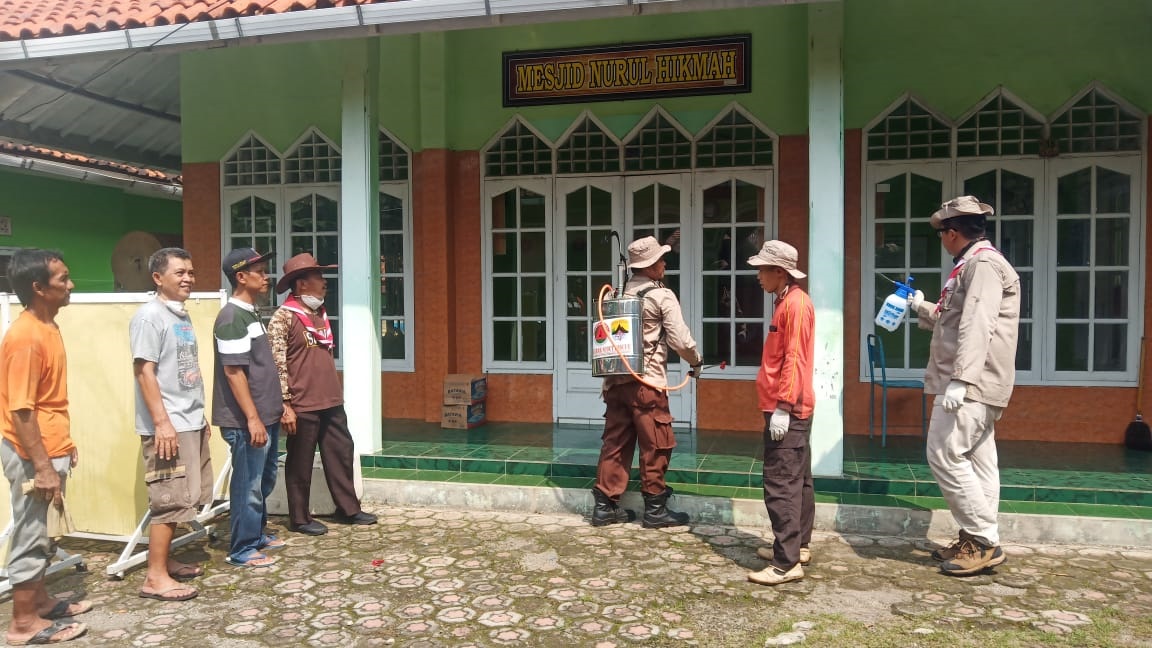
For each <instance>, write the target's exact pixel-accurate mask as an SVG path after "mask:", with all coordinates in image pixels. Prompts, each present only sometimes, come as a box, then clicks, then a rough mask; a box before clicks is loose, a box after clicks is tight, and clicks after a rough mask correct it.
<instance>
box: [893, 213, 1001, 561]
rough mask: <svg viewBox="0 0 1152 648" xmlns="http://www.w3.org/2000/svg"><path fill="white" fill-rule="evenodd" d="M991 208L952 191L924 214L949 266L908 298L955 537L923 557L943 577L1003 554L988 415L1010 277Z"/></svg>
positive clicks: (997, 399) (993, 406) (934, 452)
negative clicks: (928, 289) (936, 564)
mask: <svg viewBox="0 0 1152 648" xmlns="http://www.w3.org/2000/svg"><path fill="white" fill-rule="evenodd" d="M992 213H993V210H992V207H990V206H989V205H986V204H984V203H982V202H980V201H978V200H977V199H976V198H974V197H973V196H961V197H959V198H953V199H952V200H949V201H948V202H946V203H944V204H943V205H942V206H941V209H940V210H939V211H937V212H936V213H934V214H932V219H931V224H932V227H933V228H934V229H935V230H936V232H937V233H938V234H939V236H940V243H941V245H943V246H944V249H945V250H947V252H948V253H949V254H951V255H952V256H953V257H954V261H955V265H954V266H953V268H952V271H951V272H950V273H949V275H948V279H947V281H946V282H945V284H944V290H943V291H942V292H941V294H940V300H939V301H938V302H936V303H931V302H927V301H925V300H924V293H922V292H920V291H919V290H917V291H916V292H915V294H914V295H913V296H912V299H911V300H910V302H911V306H912V308H913V309H914V310H915V311H916V315H917V316H918V317H919V318H920V324H919V325H920V327H921V328H925V329H931V330H932V346H931V353H930V356H929V358H928V368H927V371H926V372H925V375H924V391H925V392H927V393H929V394H934V395H935V396H936V397H935V399H934V400H933V404H932V422H931V423H930V424H929V427H928V464H929V465H930V466H931V467H932V474H933V475H935V477H936V482H937V483H938V484H939V485H940V491H941V493H942V494H943V495H944V499H945V500H947V502H948V508H949V509H950V510H951V511H952V517H954V518H955V519H956V522H957V524H959V526H960V536H959V538H958V539H957V540H956V542H954V543H953V544H952V545H951V546H949V547H946V548H942V549H938V550H936V551H934V552H933V553H932V557H933V558H935V559H936V560H939V561H941V564H940V570H941V571H942V572H944V573H945V574H949V575H952V576H967V575H970V574H977V573H979V572H981V571H983V570H985V569H988V568H990V567H995V566H996V565H999V564H1001V563H1003V562H1004V560H1005V559H1006V556H1005V555H1004V551H1003V550H1002V549H1001V548H1000V533H999V528H998V526H997V518H996V516H997V509H998V507H999V504H1000V471H999V467H998V466H997V459H996V439H995V423H996V421H997V420H999V418H1000V415H1001V414H1002V413H1003V411H1004V408H1005V407H1006V406H1007V405H1008V399H1009V398H1010V397H1011V396H1012V387H1013V385H1014V383H1015V380H1016V336H1017V331H1018V329H1019V324H1020V277H1019V275H1017V274H1016V270H1015V269H1013V268H1012V264H1010V263H1009V262H1008V259H1006V258H1004V255H1003V254H1001V252H1000V251H999V250H997V249H996V248H995V247H993V246H992V243H990V242H989V241H988V239H987V238H985V222H986V219H987V217H988V216H991V215H992Z"/></svg>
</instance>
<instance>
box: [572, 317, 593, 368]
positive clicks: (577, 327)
mask: <svg viewBox="0 0 1152 648" xmlns="http://www.w3.org/2000/svg"><path fill="white" fill-rule="evenodd" d="M588 345H589V342H588V322H586V321H578V322H572V321H569V322H568V361H569V362H588Z"/></svg>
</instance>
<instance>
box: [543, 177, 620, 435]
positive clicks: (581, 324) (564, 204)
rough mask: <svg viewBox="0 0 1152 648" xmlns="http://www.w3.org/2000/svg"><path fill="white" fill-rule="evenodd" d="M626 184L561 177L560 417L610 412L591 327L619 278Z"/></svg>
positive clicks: (557, 232) (595, 417) (584, 418)
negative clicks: (595, 366)
mask: <svg viewBox="0 0 1152 648" xmlns="http://www.w3.org/2000/svg"><path fill="white" fill-rule="evenodd" d="M621 184H622V183H621V180H620V178H561V179H558V180H557V181H556V193H555V195H556V206H555V210H554V211H553V213H554V214H556V219H555V222H554V225H553V232H554V247H553V249H554V254H555V257H554V258H555V259H556V268H557V270H558V271H557V272H556V274H555V277H554V281H555V284H554V286H553V291H552V294H553V295H554V296H555V300H554V302H555V303H554V312H555V313H556V314H557V318H556V319H557V322H558V323H557V326H556V338H555V340H556V346H555V349H554V357H555V358H556V381H555V385H556V393H555V397H554V398H553V403H554V405H553V408H554V413H555V418H556V419H557V420H560V421H580V422H588V421H599V420H601V418H602V416H603V414H604V402H603V401H602V400H601V398H600V386H601V384H602V382H603V379H601V378H596V377H594V376H593V375H592V363H591V361H590V355H589V354H590V350H591V341H590V338H589V326H590V323H591V321H592V319H593V318H595V317H596V312H595V309H596V299H597V298H598V296H599V294H600V288H601V287H602V286H604V285H605V284H611V283H612V281H613V279H612V277H613V276H614V268H615V266H616V262H617V258H618V252H619V249H618V246H617V244H616V242H615V241H613V240H612V232H613V231H614V230H615V231H617V232H622V230H623V223H624V210H623V205H622V202H623V201H622V200H621ZM622 245H624V246H627V245H628V241H627V240H624V241H623V242H622Z"/></svg>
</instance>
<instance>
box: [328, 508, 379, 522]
mask: <svg viewBox="0 0 1152 648" xmlns="http://www.w3.org/2000/svg"><path fill="white" fill-rule="evenodd" d="M333 519H334V520H336V521H337V522H339V523H340V524H358V525H361V526H367V525H369V524H376V521H377V519H378V518H377V517H376V516H375V515H373V514H371V513H367V512H365V511H360V512H359V513H357V514H356V515H337V516H335V517H333Z"/></svg>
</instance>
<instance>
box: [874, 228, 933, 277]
mask: <svg viewBox="0 0 1152 648" xmlns="http://www.w3.org/2000/svg"><path fill="white" fill-rule="evenodd" d="M905 227H906V226H905V225H904V223H881V224H878V225H877V226H876V230H877V231H876V239H877V242H878V245H877V247H876V259H875V262H876V266H875V267H876V268H877V269H878V270H883V269H885V268H903V267H904V251H905V245H906V242H905V240H904V234H905ZM936 247H940V244H939V243H937V244H936Z"/></svg>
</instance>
